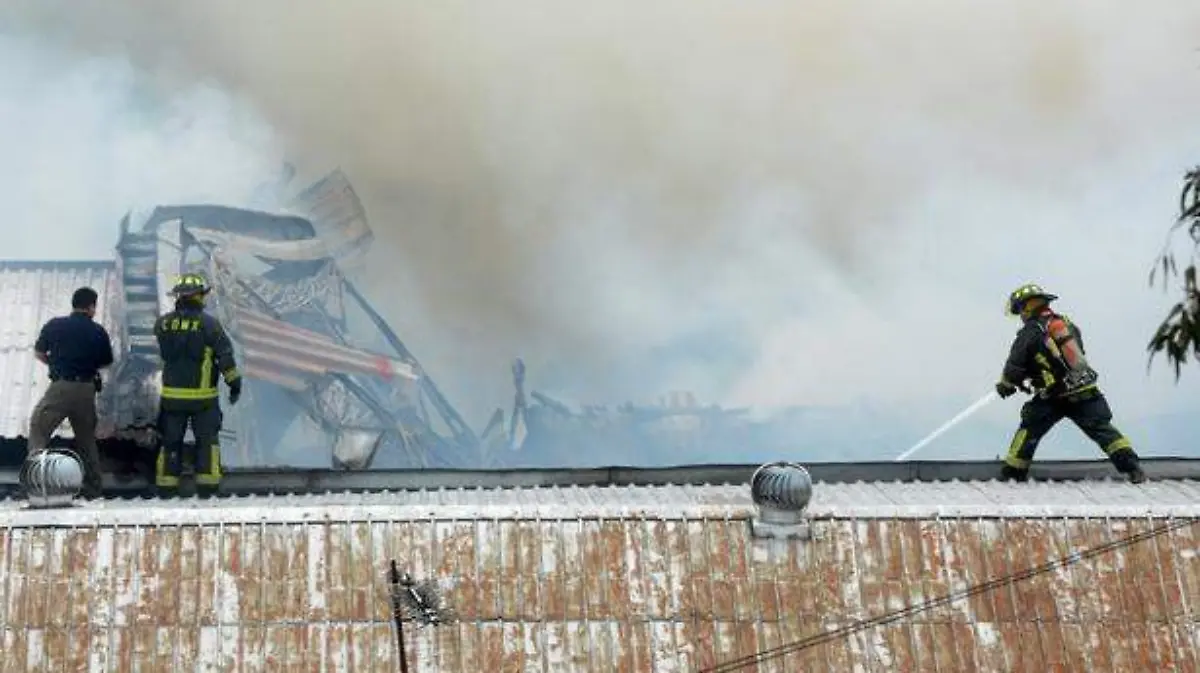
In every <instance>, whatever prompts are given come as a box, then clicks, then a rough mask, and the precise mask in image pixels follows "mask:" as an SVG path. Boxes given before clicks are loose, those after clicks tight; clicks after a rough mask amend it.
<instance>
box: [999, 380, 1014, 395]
mask: <svg viewBox="0 0 1200 673" xmlns="http://www.w3.org/2000/svg"><path fill="white" fill-rule="evenodd" d="M1016 392H1017V387H1016V386H1014V385H1013V384H1011V383H1009V382H1008V381H997V382H996V394H997V395H999V396H1000V399H1002V400H1003V399H1008V398H1009V397H1012V396H1013V395H1015V394H1016Z"/></svg>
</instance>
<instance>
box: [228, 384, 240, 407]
mask: <svg viewBox="0 0 1200 673" xmlns="http://www.w3.org/2000/svg"><path fill="white" fill-rule="evenodd" d="M241 398H242V379H241V378H236V379H234V380H233V381H231V382H230V383H229V403H230V404H237V403H238V400H240V399H241Z"/></svg>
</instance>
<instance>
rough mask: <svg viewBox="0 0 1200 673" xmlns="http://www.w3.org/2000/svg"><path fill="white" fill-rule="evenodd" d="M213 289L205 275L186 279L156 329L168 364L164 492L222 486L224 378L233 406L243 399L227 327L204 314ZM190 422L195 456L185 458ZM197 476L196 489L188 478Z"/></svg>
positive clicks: (162, 410) (158, 473)
mask: <svg viewBox="0 0 1200 673" xmlns="http://www.w3.org/2000/svg"><path fill="white" fill-rule="evenodd" d="M210 289H211V288H209V286H208V282H207V281H206V280H205V279H204V277H203V276H200V275H195V274H191V275H185V276H183V277H181V278H180V279H179V281H178V282H177V283H176V284H175V287H174V288H173V289H172V291H171V293H172V294H173V295H174V296H175V310H174V311H172V312H170V313H167V314H166V315H163V316H161V317H159V319H158V320H157V322H155V324H154V335H155V336H156V337H157V338H158V348H159V352H160V354H161V355H162V360H163V371H162V394H161V398H160V400H159V417H158V425H159V428H158V430H159V435H160V436H161V440H162V447H161V448H160V449H159V454H158V460H157V463H156V468H155V483H156V485H157V486H158V487H159V489H162V490H164V491H166V490H173V489H180V490H181V491H191V490H192V488H193V487H194V486H206V487H210V488H215V487H216V486H217V485H219V484H220V481H221V449H220V445H219V443H218V439H219V434H220V430H221V404H220V396H219V388H218V386H219V379H220V378H224V379H225V384H226V385H227V386H229V403H230V404H237V401H238V398H240V397H241V394H242V379H241V375H240V374H239V372H238V369H237V364H236V363H235V362H234V358H233V344H232V343H231V342H230V341H229V336H228V335H227V334H226V333H225V328H224V327H223V326H222V325H221V322H220V321H219V320H217V319H216V318H215V317H213V316H211V315H209V314H207V313H205V312H204V303H205V299H206V298H207V296H208V293H209V290H210ZM189 422H190V423H191V426H192V435H193V437H194V438H195V440H196V442H195V451H194V452H193V454H192V455H184V443H183V438H184V435H185V434H186V432H187V427H188V423H189ZM189 468H190V469H189ZM192 469H194V472H192ZM189 473H191V474H189ZM192 475H194V479H195V482H194V484H193V483H190V482H191V480H190V479H188V477H189V476H192ZM181 481H182V483H181Z"/></svg>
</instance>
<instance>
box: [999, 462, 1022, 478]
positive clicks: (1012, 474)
mask: <svg viewBox="0 0 1200 673" xmlns="http://www.w3.org/2000/svg"><path fill="white" fill-rule="evenodd" d="M1000 481H1029V470H1028V469H1021V468H1019V467H1013V466H1012V465H1005V466H1004V467H1002V468H1000Z"/></svg>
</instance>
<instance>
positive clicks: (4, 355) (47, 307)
mask: <svg viewBox="0 0 1200 673" xmlns="http://www.w3.org/2000/svg"><path fill="white" fill-rule="evenodd" d="M118 285H119V280H118V279H117V277H116V266H115V264H114V263H113V262H11V261H0V306H2V307H4V310H3V311H0V381H2V382H3V383H4V385H2V386H0V437H18V436H21V437H23V436H26V435H27V434H28V433H29V414H30V413H31V412H32V411H33V407H34V405H36V404H37V401H38V399H40V398H41V396H42V393H44V392H45V390H46V384H47V383H49V380H48V379H47V378H46V370H45V367H44V366H43V365H42V364H41V363H39V362H37V361H36V360H35V359H34V358H33V343H34V341H36V340H37V335H38V332H39V331H40V330H41V328H42V325H43V324H45V322H46V321H47V320H49V319H51V318H53V317H54V316H58V315H63V314H66V313H69V312H70V310H71V293H73V292H74V291H75V290H76V289H78V288H80V287H84V286H88V287H91V288H93V289H94V290H96V293H97V294H99V295H100V301H99V305H98V306H97V317H98V319H99V321H100V323H101V324H102V325H104V327H105V329H107V330H108V331H109V334H110V336H112V338H113V339H114V341H116V340H118V339H119V337H120V333H121V332H120V326H119V324H118V321H117V319H116V316H115V315H114V313H115V311H113V310H110V302H111V301H112V300H113V299H114V298H116V296H117V293H118V292H119V289H118ZM114 351H115V352H117V353H119V352H120V344H119V343H114ZM69 428H70V424H68V423H64V424H63V426H62V431H61V432H60V433H59V434H60V435H62V436H64V437H69V436H71V433H70V431H69Z"/></svg>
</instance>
